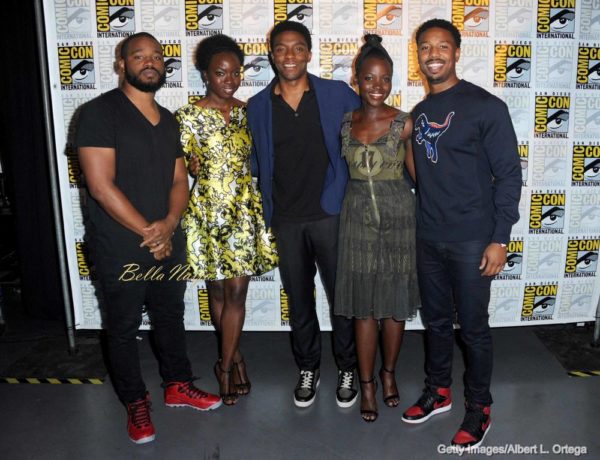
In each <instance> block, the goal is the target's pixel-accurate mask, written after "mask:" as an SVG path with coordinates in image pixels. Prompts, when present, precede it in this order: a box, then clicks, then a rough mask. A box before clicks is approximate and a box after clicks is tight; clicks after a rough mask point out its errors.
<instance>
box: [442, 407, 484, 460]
mask: <svg viewBox="0 0 600 460" xmlns="http://www.w3.org/2000/svg"><path fill="white" fill-rule="evenodd" d="M465 408H466V409H467V413H466V414H465V418H464V420H463V422H462V425H461V426H460V429H459V430H458V432H457V433H456V435H455V436H454V438H453V439H452V445H453V446H456V447H459V448H462V449H465V450H466V451H468V449H473V448H475V447H477V446H479V445H480V444H481V443H482V442H483V439H484V438H485V435H486V434H487V433H488V431H489V430H490V426H491V425H492V419H491V417H490V406H481V405H479V404H470V403H466V404H465Z"/></svg>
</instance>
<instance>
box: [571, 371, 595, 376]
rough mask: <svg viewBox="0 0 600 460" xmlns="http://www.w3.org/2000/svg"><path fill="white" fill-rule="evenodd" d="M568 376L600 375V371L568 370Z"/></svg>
mask: <svg viewBox="0 0 600 460" xmlns="http://www.w3.org/2000/svg"><path fill="white" fill-rule="evenodd" d="M567 374H569V377H600V371H569V372H567Z"/></svg>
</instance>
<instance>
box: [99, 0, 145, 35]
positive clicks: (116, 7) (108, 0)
mask: <svg viewBox="0 0 600 460" xmlns="http://www.w3.org/2000/svg"><path fill="white" fill-rule="evenodd" d="M96 29H97V31H98V37H127V36H128V35H131V34H133V32H134V31H135V0H96Z"/></svg>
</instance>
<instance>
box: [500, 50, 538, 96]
mask: <svg viewBox="0 0 600 460" xmlns="http://www.w3.org/2000/svg"><path fill="white" fill-rule="evenodd" d="M530 82H531V43H530V42H516V43H511V44H507V43H496V45H495V46H494V87H502V88H529V83H530Z"/></svg>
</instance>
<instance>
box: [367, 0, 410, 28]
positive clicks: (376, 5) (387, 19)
mask: <svg viewBox="0 0 600 460" xmlns="http://www.w3.org/2000/svg"><path fill="white" fill-rule="evenodd" d="M402 1H403V0H384V1H381V0H364V1H363V28H364V29H365V31H368V32H371V33H376V34H379V35H402Z"/></svg>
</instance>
